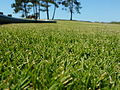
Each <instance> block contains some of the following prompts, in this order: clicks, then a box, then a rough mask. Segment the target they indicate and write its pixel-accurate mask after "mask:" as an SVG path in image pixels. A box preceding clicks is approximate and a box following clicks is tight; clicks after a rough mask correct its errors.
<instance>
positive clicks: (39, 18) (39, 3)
mask: <svg viewBox="0 0 120 90" xmlns="http://www.w3.org/2000/svg"><path fill="white" fill-rule="evenodd" d="M39 19H40V2H39Z"/></svg>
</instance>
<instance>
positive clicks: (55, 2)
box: [52, 0, 62, 20]
mask: <svg viewBox="0 0 120 90" xmlns="http://www.w3.org/2000/svg"><path fill="white" fill-rule="evenodd" d="M60 1H62V0H54V11H53V16H52V20H53V19H54V17H55V12H56V8H58V7H59V5H60V3H61V2H60Z"/></svg>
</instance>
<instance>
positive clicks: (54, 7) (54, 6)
mask: <svg viewBox="0 0 120 90" xmlns="http://www.w3.org/2000/svg"><path fill="white" fill-rule="evenodd" d="M55 12H56V6H54V12H53V17H52V20H53V19H54V17H55Z"/></svg>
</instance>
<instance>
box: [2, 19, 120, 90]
mask: <svg viewBox="0 0 120 90" xmlns="http://www.w3.org/2000/svg"><path fill="white" fill-rule="evenodd" d="M119 87H120V25H119V24H99V23H88V22H76V21H58V23H57V24H38V23H37V24H33V23H31V24H7V25H0V88H1V89H14V90H18V89H28V90H29V89H30V90H34V89H36V90H48V89H49V90H88V89H89V90H120V88H119Z"/></svg>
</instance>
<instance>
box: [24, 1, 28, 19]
mask: <svg viewBox="0 0 120 90" xmlns="http://www.w3.org/2000/svg"><path fill="white" fill-rule="evenodd" d="M24 10H25V11H24V12H25V18H27V8H26V3H24Z"/></svg>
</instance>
